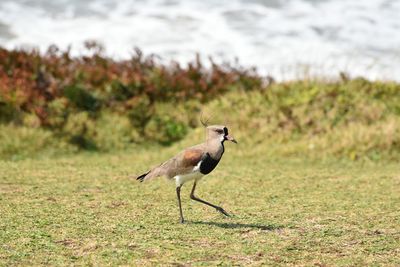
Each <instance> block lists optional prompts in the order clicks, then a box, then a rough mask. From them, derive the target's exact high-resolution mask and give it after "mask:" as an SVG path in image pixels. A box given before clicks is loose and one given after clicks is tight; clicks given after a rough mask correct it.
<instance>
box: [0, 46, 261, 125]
mask: <svg viewBox="0 0 400 267" xmlns="http://www.w3.org/2000/svg"><path fill="white" fill-rule="evenodd" d="M86 47H87V49H88V51H89V52H90V54H91V56H81V57H72V56H71V55H70V51H68V50H67V51H60V50H59V49H58V48H57V47H55V46H52V47H50V48H49V49H48V51H47V52H46V53H45V54H44V55H40V54H39V53H38V52H37V51H19V50H13V51H9V50H6V49H2V48H0V120H2V121H14V122H16V121H17V120H16V118H17V117H18V116H17V114H18V113H21V112H22V113H31V114H32V113H34V114H36V116H37V117H38V118H39V119H40V124H41V125H42V126H47V127H50V128H51V127H53V126H56V125H51V124H52V123H51V119H50V117H51V110H49V103H51V102H52V101H54V100H55V99H60V98H62V99H65V101H64V102H63V105H64V107H63V108H64V109H65V111H66V113H71V111H72V112H73V111H74V110H75V111H76V110H85V111H89V112H91V113H95V112H96V111H98V110H100V109H103V108H107V109H111V110H114V111H115V110H117V111H118V112H121V111H122V112H124V111H127V110H130V109H131V108H132V107H134V106H135V105H136V104H137V103H143V99H144V98H145V100H146V101H144V102H145V103H146V104H147V105H153V104H154V103H155V102H163V101H184V100H187V99H195V100H198V101H200V102H205V101H207V100H209V99H211V98H213V97H215V96H216V95H219V94H222V93H224V92H226V91H228V90H232V89H242V90H251V89H254V88H259V87H260V86H261V85H262V80H261V78H260V77H259V76H257V75H256V74H255V72H254V70H243V69H240V68H235V67H232V66H229V65H223V66H221V65H217V64H214V63H212V62H211V63H212V64H211V65H212V67H211V68H209V69H208V68H207V69H206V68H204V67H203V65H202V63H201V62H200V60H199V59H198V58H197V59H196V61H195V62H194V63H191V64H188V66H187V67H182V66H180V65H179V64H177V63H174V64H171V65H170V66H164V65H161V64H158V63H157V62H156V61H155V58H154V56H149V57H144V56H143V54H142V53H141V51H140V50H138V49H137V50H136V54H135V55H133V56H132V57H131V58H130V59H129V60H124V61H115V60H113V59H110V58H107V57H105V56H103V54H102V47H101V46H99V45H98V44H96V43H92V42H88V43H86ZM139 115H140V114H139ZM139 117H140V116H139Z"/></svg>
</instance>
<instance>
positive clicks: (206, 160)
mask: <svg viewBox="0 0 400 267" xmlns="http://www.w3.org/2000/svg"><path fill="white" fill-rule="evenodd" d="M218 162H219V160H216V159H213V158H212V157H211V156H210V154H208V153H206V154H205V155H204V156H203V158H202V160H201V163H200V172H201V173H202V174H209V173H210V172H211V171H212V170H214V169H215V167H217V165H218Z"/></svg>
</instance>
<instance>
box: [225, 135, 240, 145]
mask: <svg viewBox="0 0 400 267" xmlns="http://www.w3.org/2000/svg"><path fill="white" fill-rule="evenodd" d="M225 139H226V140H229V141H231V142H233V143H235V144H237V141H236V140H235V138H233V136H230V135H227V136H225Z"/></svg>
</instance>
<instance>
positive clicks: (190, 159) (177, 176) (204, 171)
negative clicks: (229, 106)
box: [136, 119, 237, 223]
mask: <svg viewBox="0 0 400 267" xmlns="http://www.w3.org/2000/svg"><path fill="white" fill-rule="evenodd" d="M200 121H201V123H202V124H203V126H204V127H205V128H206V140H205V142H204V143H201V144H198V145H195V146H192V147H189V148H186V149H184V150H182V151H181V152H180V153H178V154H177V155H176V156H174V157H172V158H170V159H169V160H167V161H165V162H163V163H161V164H160V165H158V166H156V167H154V168H152V169H150V170H149V171H147V172H145V173H143V174H142V175H139V176H137V178H136V179H137V180H139V181H140V182H144V181H147V180H151V179H153V178H156V177H160V176H166V177H167V178H168V179H169V180H175V185H176V195H177V198H178V206H179V215H180V219H179V221H180V223H184V222H185V219H184V217H183V212H182V205H181V187H182V186H183V185H184V184H185V183H187V182H190V181H194V183H193V187H192V190H191V193H190V198H191V199H192V200H195V201H198V202H200V203H202V204H205V205H207V206H210V207H212V208H215V209H216V210H217V211H219V212H220V213H222V214H223V215H225V216H227V217H229V216H230V215H229V214H228V213H227V212H226V211H225V210H224V209H223V208H222V207H219V206H217V205H214V204H212V203H210V202H207V201H205V200H203V199H200V198H198V197H197V196H195V194H194V192H195V190H196V186H197V183H198V181H200V179H202V178H203V177H204V176H205V175H208V174H209V173H211V172H212V171H213V170H214V169H215V167H216V166H217V165H218V163H219V162H220V160H221V158H222V155H223V154H224V152H225V147H224V142H225V141H230V142H233V143H235V144H237V141H236V140H235V138H234V137H233V136H232V135H230V134H229V132H228V128H227V127H226V126H224V125H208V124H207V123H206V122H204V121H203V120H201V119H200Z"/></svg>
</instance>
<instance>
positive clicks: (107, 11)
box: [0, 0, 400, 80]
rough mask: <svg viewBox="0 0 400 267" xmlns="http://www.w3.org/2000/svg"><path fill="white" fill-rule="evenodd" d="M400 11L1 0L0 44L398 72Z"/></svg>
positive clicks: (392, 7) (294, 74) (318, 4)
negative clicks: (95, 45)
mask: <svg viewBox="0 0 400 267" xmlns="http://www.w3.org/2000/svg"><path fill="white" fill-rule="evenodd" d="M398 14H400V1H397V0H392V1H391V0H365V1H356V0H348V1H344V0H325V1H323V0H320V1H318V0H251V1H246V0H232V1H226V0H203V1H195V0H164V1H160V0H142V1H139V0H136V1H135V0H126V1H118V0H87V1H79V0H58V1H56V0H53V1H51V0H0V45H1V46H4V47H6V48H18V47H38V48H39V49H40V50H41V51H45V50H46V49H47V48H48V46H49V45H51V44H56V45H58V46H59V47H61V48H66V47H68V46H69V45H71V46H72V52H73V53H74V54H75V55H78V54H81V53H82V51H83V43H84V41H86V40H97V41H99V42H100V43H102V44H103V45H104V46H105V48H106V52H107V54H108V55H110V56H112V57H114V58H117V59H119V58H127V57H129V55H130V54H132V51H133V47H139V48H140V49H142V50H143V51H144V53H145V54H151V53H154V54H157V55H160V56H161V57H162V59H163V60H164V61H169V60H175V61H179V62H181V63H185V62H189V61H192V60H194V58H195V54H196V53H197V52H198V53H200V55H201V56H202V57H204V58H206V57H207V56H212V57H213V58H214V59H215V61H217V62H221V61H230V62H233V61H234V60H235V58H238V59H239V62H240V63H241V64H242V65H244V66H255V67H257V69H258V71H259V72H260V73H262V74H264V75H271V76H273V77H275V78H277V79H279V80H288V79H296V78H303V77H304V76H323V77H332V76H335V75H337V74H338V73H339V71H344V72H347V73H349V74H350V75H351V76H353V77H354V76H364V77H366V78H368V79H384V80H400V16H399V15H398Z"/></svg>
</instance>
